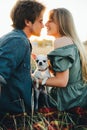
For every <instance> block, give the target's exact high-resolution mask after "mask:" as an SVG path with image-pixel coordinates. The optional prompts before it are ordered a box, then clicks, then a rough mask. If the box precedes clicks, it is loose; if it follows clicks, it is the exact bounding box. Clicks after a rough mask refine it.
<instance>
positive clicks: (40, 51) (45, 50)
mask: <svg viewBox="0 0 87 130" xmlns="http://www.w3.org/2000/svg"><path fill="white" fill-rule="evenodd" d="M52 50H53V46H46V47H35V46H33V50H32V53H34V54H36V55H38V54H45V55H46V54H48V53H49V52H50V51H52Z"/></svg>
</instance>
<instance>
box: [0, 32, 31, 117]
mask: <svg viewBox="0 0 87 130" xmlns="http://www.w3.org/2000/svg"><path fill="white" fill-rule="evenodd" d="M30 57H31V46H30V42H29V40H28V38H27V37H26V35H25V33H24V32H23V31H22V30H12V31H11V32H10V33H8V34H7V35H4V36H3V37H1V38H0V84H2V87H1V93H0V115H1V114H6V113H10V114H17V113H23V112H27V113H28V112H29V111H30V110H31V93H32V80H31V73H30V69H31V68H30Z"/></svg>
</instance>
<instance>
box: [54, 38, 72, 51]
mask: <svg viewBox="0 0 87 130" xmlns="http://www.w3.org/2000/svg"><path fill="white" fill-rule="evenodd" d="M70 44H73V41H72V40H71V38H69V37H66V36H64V37H61V38H57V39H56V40H55V41H54V49H56V48H60V47H64V46H67V45H70Z"/></svg>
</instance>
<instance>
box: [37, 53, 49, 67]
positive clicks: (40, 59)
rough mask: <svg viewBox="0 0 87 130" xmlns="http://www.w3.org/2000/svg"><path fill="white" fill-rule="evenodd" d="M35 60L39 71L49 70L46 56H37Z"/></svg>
mask: <svg viewBox="0 0 87 130" xmlns="http://www.w3.org/2000/svg"><path fill="white" fill-rule="evenodd" d="M35 60H36V64H37V67H38V69H39V70H45V69H46V68H48V59H47V56H46V55H43V54H40V55H37V56H36V59H35Z"/></svg>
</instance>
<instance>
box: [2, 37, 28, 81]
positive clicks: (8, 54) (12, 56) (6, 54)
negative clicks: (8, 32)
mask: <svg viewBox="0 0 87 130" xmlns="http://www.w3.org/2000/svg"><path fill="white" fill-rule="evenodd" d="M26 50H27V46H26V43H25V41H23V39H21V38H14V39H9V40H7V41H6V43H5V44H3V45H2V46H0V77H1V78H0V80H1V81H0V82H3V81H4V82H3V83H6V80H8V79H9V77H10V76H11V74H12V73H13V72H14V70H15V69H16V67H17V66H18V65H19V64H20V63H21V61H22V60H23V58H24V55H25V53H26ZM2 79H3V80H2Z"/></svg>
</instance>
